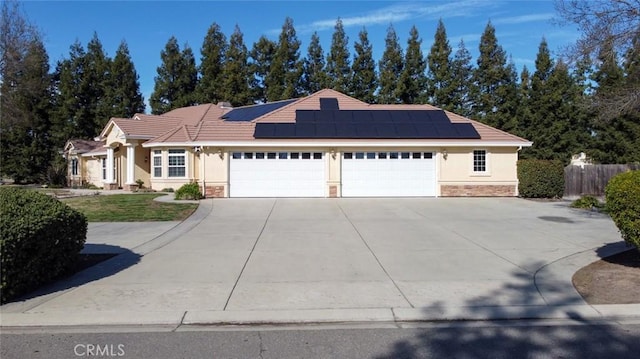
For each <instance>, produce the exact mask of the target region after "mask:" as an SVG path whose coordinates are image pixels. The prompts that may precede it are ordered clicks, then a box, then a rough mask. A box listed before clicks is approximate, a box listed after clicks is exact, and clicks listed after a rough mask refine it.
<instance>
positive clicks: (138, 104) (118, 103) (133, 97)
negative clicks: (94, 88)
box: [106, 40, 145, 118]
mask: <svg viewBox="0 0 640 359" xmlns="http://www.w3.org/2000/svg"><path fill="white" fill-rule="evenodd" d="M111 74H112V77H111V83H112V87H111V88H107V89H106V92H107V96H108V97H110V98H111V99H112V103H113V109H112V111H111V117H124V118H130V117H132V116H133V115H135V114H136V113H144V112H145V104H144V98H143V97H142V94H141V93H140V82H139V81H138V79H139V77H138V73H137V72H136V69H135V66H134V65H133V62H132V61H131V56H130V55H129V47H128V46H127V43H126V42H125V41H124V40H123V41H122V42H121V43H120V46H119V47H118V50H117V51H116V56H115V57H114V59H113V63H112V65H111Z"/></svg>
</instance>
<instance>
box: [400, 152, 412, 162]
mask: <svg viewBox="0 0 640 359" xmlns="http://www.w3.org/2000/svg"><path fill="white" fill-rule="evenodd" d="M410 155H411V154H410V153H409V152H402V153H401V156H402V158H403V159H405V160H406V159H407V158H409V157H410Z"/></svg>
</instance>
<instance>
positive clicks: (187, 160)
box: [164, 148, 189, 179]
mask: <svg viewBox="0 0 640 359" xmlns="http://www.w3.org/2000/svg"><path fill="white" fill-rule="evenodd" d="M170 150H182V151H184V153H183V154H182V156H184V176H169V167H170V166H169V157H170V156H179V154H176V153H174V154H171V153H169V151H170ZM166 152H167V165H166V166H165V167H166V169H167V172H166V177H164V178H168V179H174V178H180V179H182V178H188V176H189V157H188V156H187V154H188V153H189V152H188V151H187V150H186V149H184V148H170V149H167V151H166ZM171 167H182V166H171Z"/></svg>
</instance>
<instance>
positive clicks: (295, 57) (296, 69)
mask: <svg viewBox="0 0 640 359" xmlns="http://www.w3.org/2000/svg"><path fill="white" fill-rule="evenodd" d="M299 49H300V40H298V38H297V36H296V30H295V28H294V27H293V20H292V19H291V18H289V17H287V18H286V19H285V22H284V24H283V25H282V32H281V33H280V37H279V39H278V46H277V48H276V51H275V54H274V57H273V61H272V62H271V66H270V68H269V73H268V74H267V76H266V79H265V84H266V86H267V89H266V94H267V100H268V101H278V100H285V99H291V98H296V97H298V96H299V94H300V93H301V91H302V89H301V87H302V86H301V82H302V81H301V77H302V70H303V69H302V68H303V64H302V62H301V61H300V52H299Z"/></svg>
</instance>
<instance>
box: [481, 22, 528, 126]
mask: <svg viewBox="0 0 640 359" xmlns="http://www.w3.org/2000/svg"><path fill="white" fill-rule="evenodd" d="M514 71H515V69H514V68H513V66H511V65H507V55H506V53H505V51H504V49H503V48H502V46H500V45H498V39H497V38H496V35H495V28H494V27H493V25H491V22H489V23H488V24H487V26H486V27H485V30H484V32H483V34H482V36H481V38H480V56H479V57H478V67H477V68H476V70H475V72H474V83H475V86H474V88H473V91H474V93H473V98H474V105H473V111H474V114H475V116H476V117H477V118H478V119H479V120H480V121H482V122H484V123H486V124H488V125H490V126H493V127H496V128H499V129H505V130H506V129H507V127H508V123H509V122H510V121H513V118H512V116H513V115H514V113H513V112H512V108H513V107H514V106H508V105H509V104H508V102H510V103H513V102H515V101H516V99H515V91H514V90H515V88H516V86H517V85H516V83H515V82H514V81H515V78H514ZM516 75H517V74H516ZM507 96H510V97H507Z"/></svg>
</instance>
